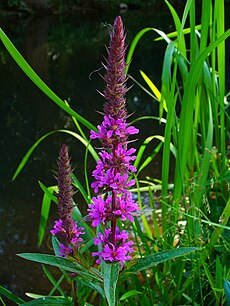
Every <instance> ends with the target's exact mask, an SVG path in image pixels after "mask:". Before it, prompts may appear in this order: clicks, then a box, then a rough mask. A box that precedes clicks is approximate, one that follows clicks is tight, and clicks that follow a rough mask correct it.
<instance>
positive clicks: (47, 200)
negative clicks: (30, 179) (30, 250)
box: [38, 182, 58, 246]
mask: <svg viewBox="0 0 230 306" xmlns="http://www.w3.org/2000/svg"><path fill="white" fill-rule="evenodd" d="M38 183H39V185H40V187H41V188H42V190H43V191H44V196H43V199H42V208H41V216H40V223H39V229H38V246H41V244H42V241H43V238H44V235H45V229H46V224H47V220H48V217H49V211H50V204H51V200H53V201H54V202H55V203H57V199H56V197H55V196H54V195H53V192H57V191H58V187H57V186H51V187H48V188H46V186H45V185H43V184H42V183H41V182H38Z"/></svg>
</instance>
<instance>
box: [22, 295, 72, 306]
mask: <svg viewBox="0 0 230 306" xmlns="http://www.w3.org/2000/svg"><path fill="white" fill-rule="evenodd" d="M21 305H23V306H24V305H25V306H36V305H46V306H62V305H63V306H66V305H72V304H71V303H70V302H69V301H67V300H65V299H64V298H56V297H43V298H39V299H36V300H33V301H30V302H26V303H23V304H21Z"/></svg>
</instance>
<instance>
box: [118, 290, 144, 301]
mask: <svg viewBox="0 0 230 306" xmlns="http://www.w3.org/2000/svg"><path fill="white" fill-rule="evenodd" d="M137 294H141V292H140V291H137V290H130V291H128V292H126V293H124V294H123V295H122V296H121V298H120V301H123V300H126V299H128V298H129V297H131V296H134V295H137Z"/></svg>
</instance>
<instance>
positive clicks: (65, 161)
mask: <svg viewBox="0 0 230 306" xmlns="http://www.w3.org/2000/svg"><path fill="white" fill-rule="evenodd" d="M71 173H72V170H71V166H70V160H69V154H68V149H67V146H66V145H63V146H62V147H61V150H60V156H59V160H58V189H59V192H58V195H57V198H58V212H59V220H56V221H55V224H54V228H53V229H52V230H51V231H50V232H51V234H52V235H56V236H57V237H58V238H59V239H60V240H61V242H63V243H60V245H59V247H60V249H59V255H60V256H63V257H68V256H69V255H70V256H73V255H74V251H75V250H76V249H78V248H79V245H80V243H81V241H82V238H81V237H80V236H81V235H82V234H84V232H83V228H82V227H79V228H77V225H76V224H75V222H74V220H73V218H72V213H73V194H74V191H73V186H72V179H71Z"/></svg>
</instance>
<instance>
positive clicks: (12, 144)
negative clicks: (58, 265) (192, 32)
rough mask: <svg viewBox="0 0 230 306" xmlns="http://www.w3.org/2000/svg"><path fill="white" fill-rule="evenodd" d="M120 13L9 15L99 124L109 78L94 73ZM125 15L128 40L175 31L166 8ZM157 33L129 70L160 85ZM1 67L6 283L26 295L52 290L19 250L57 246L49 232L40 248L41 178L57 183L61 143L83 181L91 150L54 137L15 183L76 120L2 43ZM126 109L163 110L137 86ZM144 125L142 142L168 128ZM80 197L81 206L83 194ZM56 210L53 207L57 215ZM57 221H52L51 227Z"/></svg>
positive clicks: (0, 234)
mask: <svg viewBox="0 0 230 306" xmlns="http://www.w3.org/2000/svg"><path fill="white" fill-rule="evenodd" d="M118 14H119V12H118V11H109V12H97V11H92V12H88V13H87V14H86V13H84V12H79V13H78V14H76V15H74V16H62V17H60V16H35V17H31V18H29V19H23V20H15V19H14V20H8V21H5V22H3V21H2V22H1V26H2V28H3V30H4V31H5V32H6V34H7V35H8V36H9V37H10V39H11V40H12V41H13V42H14V44H15V45H16V47H17V48H18V49H19V51H20V52H21V53H22V54H23V56H24V57H25V59H26V60H27V61H28V62H29V64H30V65H31V66H32V67H33V68H34V70H35V71H36V72H37V73H38V74H39V75H40V76H41V78H42V79H43V80H44V81H45V82H46V83H47V84H48V85H49V86H50V87H51V88H52V89H53V90H54V91H55V92H56V93H57V94H58V95H59V96H60V97H61V98H62V99H66V100H68V101H69V103H70V105H71V106H72V107H73V109H75V110H76V111H77V112H78V113H80V114H81V115H82V116H84V117H86V118H87V119H88V120H89V121H91V122H92V123H94V124H98V123H99V120H100V118H99V116H98V115H97V114H96V113H95V112H94V110H101V109H102V105H103V99H102V98H101V96H100V95H99V94H98V93H97V92H96V89H99V90H101V89H103V81H102V80H101V78H100V76H99V75H98V73H96V72H95V73H92V72H94V71H96V70H98V69H99V68H100V67H101V61H102V60H103V55H105V48H104V45H105V44H107V43H108V38H109V35H108V26H106V24H111V23H113V20H114V18H115V17H116V16H117V15H118ZM122 18H123V21H124V23H125V26H126V29H127V42H130V41H131V40H132V38H133V37H134V35H135V34H136V33H137V32H138V31H139V30H140V29H142V28H144V27H156V28H160V29H162V30H163V31H165V32H169V31H171V30H172V19H171V17H170V16H169V14H168V12H167V10H166V9H162V8H158V9H157V8H156V9H151V10H148V11H138V10H136V11H127V12H125V13H123V14H122ZM153 37H154V35H153V34H152V33H149V34H147V35H146V37H144V38H143V40H142V43H141V45H140V46H139V47H138V48H137V51H136V54H135V58H134V60H133V63H132V66H131V69H130V73H131V74H132V75H133V76H134V77H136V78H138V79H139V80H140V79H141V78H140V77H139V72H138V69H142V70H143V71H145V72H146V73H147V75H149V76H150V77H151V79H152V80H153V81H154V82H155V84H157V85H158V86H159V85H160V74H161V64H162V61H163V53H164V49H165V44H164V43H163V42H160V43H156V42H153ZM0 71H1V74H0V101H1V121H0V133H1V136H0V144H1V154H0V161H1V164H0V165H1V170H0V171H1V172H0V184H1V186H0V262H1V265H0V285H3V286H4V287H6V288H8V289H10V290H12V291H13V292H14V293H16V294H19V295H20V296H24V292H35V293H41V294H46V293H48V292H49V285H47V284H48V283H47V281H46V279H45V278H44V276H43V274H42V270H41V267H40V266H39V265H37V264H35V263H30V262H26V261H24V260H22V259H20V258H18V257H17V256H16V255H15V254H17V253H21V252H34V251H36V252H50V240H49V234H47V236H46V239H45V241H44V243H43V246H42V247H41V248H40V249H38V248H37V247H36V241H37V231H38V224H39V215H40V207H41V201H42V191H41V190H40V188H39V186H38V180H40V181H42V182H43V183H44V184H45V185H46V186H50V185H54V184H56V181H55V178H54V174H53V170H55V169H56V160H57V152H58V151H59V148H60V146H61V144H62V143H66V144H67V145H68V146H69V150H70V155H71V156H72V164H73V167H74V169H75V174H76V175H77V177H78V178H79V179H80V180H82V179H83V177H82V173H83V166H82V165H83V159H84V148H83V147H82V145H81V144H80V143H78V142H77V141H76V140H74V139H73V138H72V137H71V136H67V135H66V134H65V135H64V134H56V135H53V136H51V137H50V138H48V139H47V140H45V141H44V142H43V143H42V144H41V145H40V146H39V147H38V148H37V149H36V151H35V152H34V154H33V155H32V157H31V159H30V160H29V162H28V164H27V165H26V167H25V168H24V170H23V171H22V173H21V174H20V176H19V177H18V178H17V179H16V181H15V182H12V181H11V179H12V176H13V173H14V171H15V169H16V167H17V165H18V164H19V162H20V161H21V159H22V157H23V155H24V154H25V153H26V151H27V150H28V148H29V147H30V146H31V145H32V144H33V143H34V142H35V141H36V140H37V139H38V138H39V137H41V136H42V135H44V134H45V133H47V132H49V131H52V130H54V129H59V128H67V129H70V130H74V125H73V122H72V120H71V118H70V117H69V116H68V115H67V114H65V113H64V112H63V111H61V110H60V109H59V108H58V107H57V106H56V105H55V104H54V103H53V102H52V101H50V100H49V99H48V98H47V97H46V96H45V95H44V94H43V93H42V92H40V91H39V90H38V89H37V88H36V87H35V85H33V84H32V82H31V81H30V80H29V79H28V78H27V77H26V76H25V75H24V74H23V73H22V72H21V70H20V69H19V67H18V66H17V65H16V64H15V62H14V61H13V60H12V58H11V57H10V55H9V54H8V53H7V52H6V51H5V49H4V47H3V45H2V44H1V45H0ZM131 84H132V82H131V81H129V85H131ZM127 107H128V110H129V112H135V114H134V115H133V117H138V116H141V115H150V114H151V115H153V114H155V115H157V105H156V103H155V102H153V101H152V99H151V98H150V97H149V96H148V95H146V94H145V93H143V91H142V90H141V89H140V88H139V87H138V86H136V85H135V86H134V87H133V88H132V89H131V90H130V91H129V93H128V95H127ZM138 127H139V128H140V129H141V131H142V132H141V137H140V140H139V143H140V141H141V140H142V139H144V138H145V137H147V136H149V135H151V134H153V133H155V134H160V133H162V131H161V130H160V129H161V127H159V125H158V124H154V123H153V122H152V121H148V122H142V123H140V124H138ZM137 145H138V142H137ZM159 165H160V160H159V159H158V160H156V161H155V163H154V164H153V165H152V167H151V169H148V174H151V175H152V176H154V177H158V178H160V166H159ZM90 166H93V165H90ZM75 200H76V202H77V203H78V204H79V206H82V204H81V203H82V199H81V198H80V196H79V195H78V194H76V197H75ZM84 205H85V204H84ZM83 210H84V207H83ZM55 216H56V208H55V207H53V208H52V211H51V219H50V220H52V219H53V218H54V217H55ZM51 225H52V221H50V223H49V224H48V228H50V227H51ZM47 232H48V230H47ZM9 305H10V304H9Z"/></svg>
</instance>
